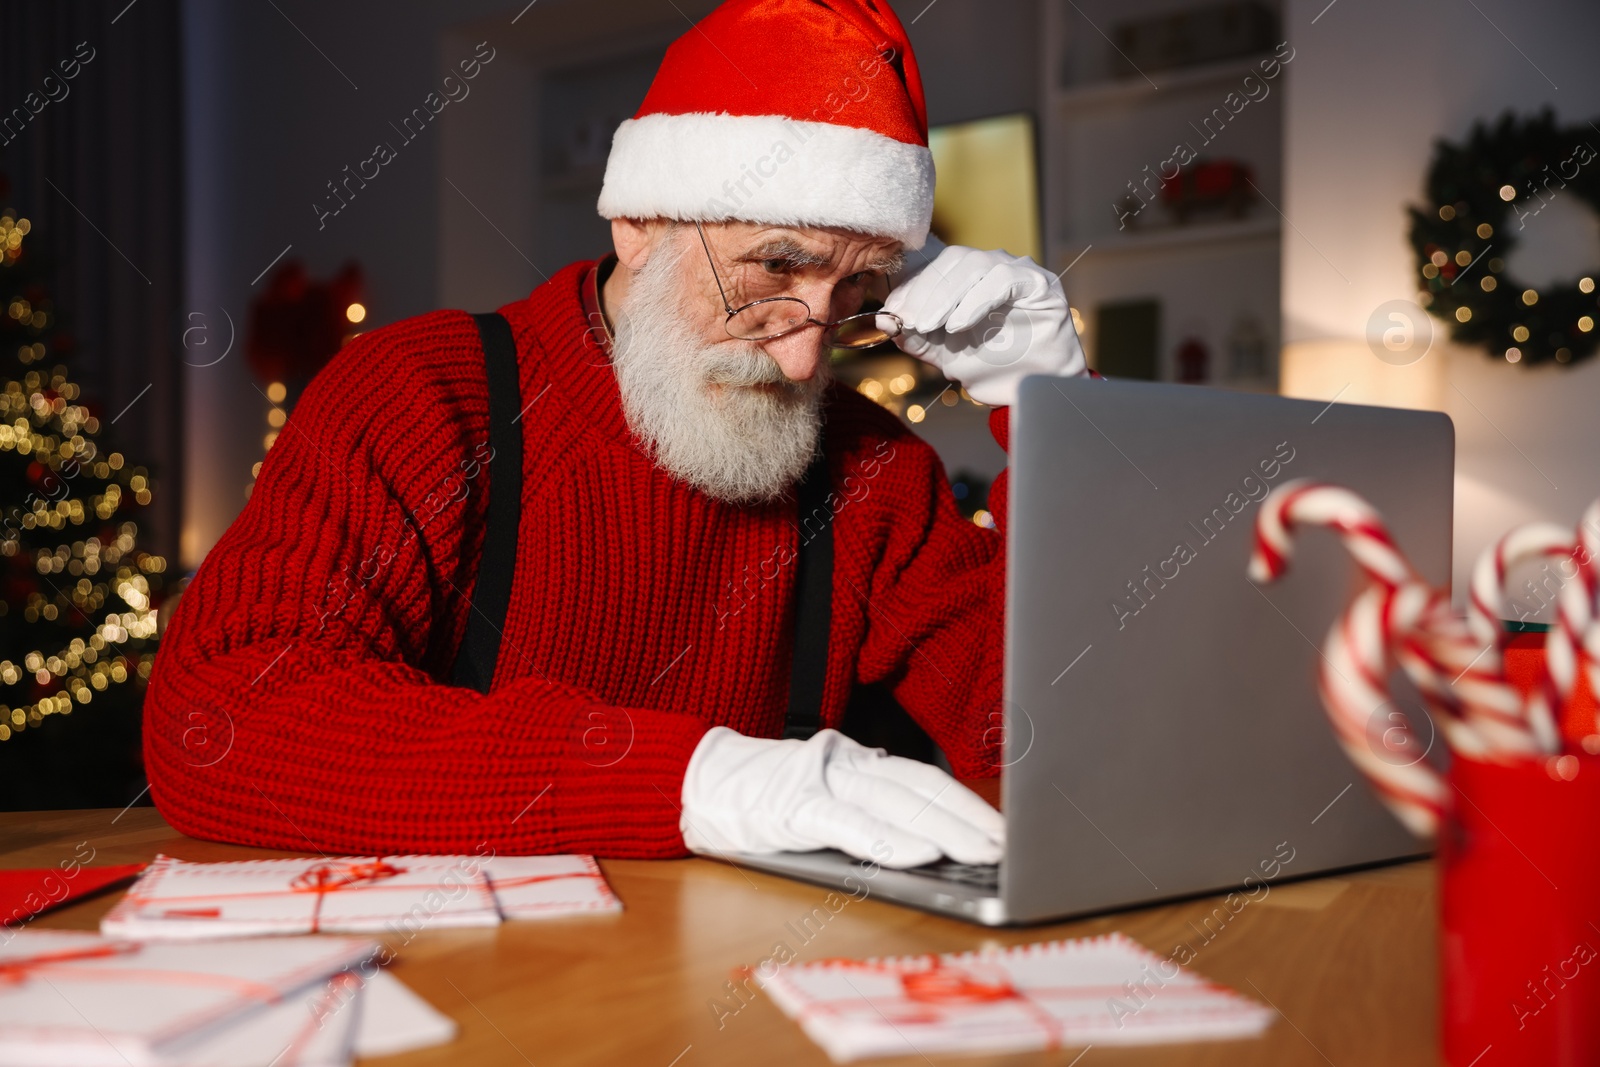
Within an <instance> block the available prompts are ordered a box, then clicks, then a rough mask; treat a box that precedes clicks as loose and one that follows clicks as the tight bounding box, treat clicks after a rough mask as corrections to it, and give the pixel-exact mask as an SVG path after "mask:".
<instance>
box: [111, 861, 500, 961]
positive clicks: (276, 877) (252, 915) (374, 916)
mask: <svg viewBox="0 0 1600 1067" xmlns="http://www.w3.org/2000/svg"><path fill="white" fill-rule="evenodd" d="M483 862H484V861H483V858H482V857H478V856H386V857H382V858H377V857H335V858H331V859H321V860H294V859H291V860H246V861H244V862H239V863H185V862H184V861H182V860H176V859H173V858H172V857H170V856H157V857H156V859H155V862H154V863H152V864H150V866H149V867H147V868H145V870H144V872H143V873H142V874H140V875H139V878H138V880H137V881H135V882H134V883H133V885H132V886H130V887H129V889H128V891H127V893H126V894H125V895H124V896H123V898H122V900H120V901H118V902H117V904H116V906H115V907H113V908H112V909H111V911H110V912H108V913H107V914H106V916H105V918H103V919H102V920H101V921H100V932H101V933H103V934H105V935H107V936H108V937H123V938H130V939H140V940H166V939H188V938H208V937H247V936H253V935H256V934H302V933H324V932H342V933H377V932H382V931H395V932H401V933H406V934H412V933H415V932H417V931H418V930H422V929H430V928H441V927H449V926H493V925H495V924H497V923H498V922H499V921H500V914H499V912H498V910H497V909H496V907H495V899H494V893H493V891H492V890H491V889H490V887H489V882H488V880H487V878H486V877H485V876H484V873H483V870H482V866H483Z"/></svg>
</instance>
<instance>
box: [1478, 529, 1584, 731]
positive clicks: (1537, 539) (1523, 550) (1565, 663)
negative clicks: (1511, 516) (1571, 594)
mask: <svg viewBox="0 0 1600 1067" xmlns="http://www.w3.org/2000/svg"><path fill="white" fill-rule="evenodd" d="M1573 550H1574V545H1573V535H1572V531H1571V530H1566V529H1563V528H1562V527H1560V526H1557V525H1555V524H1554V523H1549V522H1534V523H1528V524H1527V525H1524V526H1518V527H1517V528H1515V529H1513V530H1512V531H1510V532H1509V533H1507V534H1506V535H1505V536H1504V537H1502V538H1501V539H1500V540H1499V541H1498V542H1496V543H1495V544H1494V545H1493V546H1491V547H1489V548H1486V549H1484V550H1483V553H1482V555H1480V556H1479V557H1478V562H1477V564H1476V565H1475V566H1474V567H1473V569H1472V588H1471V592H1470V595H1469V597H1468V603H1467V624H1468V626H1469V627H1470V628H1471V630H1472V636H1473V638H1474V640H1476V641H1477V643H1478V645H1479V646H1480V648H1482V653H1481V655H1482V656H1483V661H1482V668H1483V671H1484V672H1485V673H1486V674H1488V675H1489V676H1491V677H1494V678H1500V679H1503V678H1504V674H1505V657H1504V649H1505V642H1506V634H1505V630H1504V629H1503V628H1502V626H1501V623H1500V620H1501V618H1502V617H1503V615H1504V614H1505V610H1506V599H1507V597H1506V590H1505V585H1506V578H1507V576H1508V575H1509V574H1510V571H1511V569H1512V568H1513V567H1515V566H1516V565H1517V564H1519V563H1524V562H1527V561H1529V560H1535V559H1539V558H1541V557H1545V556H1558V557H1559V556H1565V557H1571V555H1572V553H1573ZM1580 577H1581V575H1580ZM1569 584H1577V583H1569ZM1557 599H1558V602H1559V600H1560V599H1561V598H1560V597H1558V598H1557ZM1568 599H1570V598H1568ZM1563 614H1564V612H1562V611H1560V610H1558V612H1557V623H1556V625H1555V626H1553V627H1552V628H1551V633H1552V634H1555V635H1556V636H1555V640H1554V642H1553V643H1552V641H1551V639H1550V638H1549V637H1547V638H1546V643H1545V648H1546V659H1547V662H1548V661H1549V658H1550V656H1551V655H1552V654H1553V655H1554V657H1555V658H1556V660H1558V661H1559V662H1558V665H1557V668H1556V669H1557V670H1560V671H1562V672H1563V673H1564V676H1565V678H1566V685H1565V686H1562V685H1561V684H1560V683H1556V684H1555V685H1553V686H1546V685H1541V687H1540V688H1539V689H1538V690H1536V691H1535V692H1534V693H1532V694H1530V695H1529V696H1528V697H1527V698H1526V699H1525V700H1524V701H1523V716H1524V718H1525V719H1526V720H1527V722H1528V724H1529V727H1530V729H1531V730H1532V731H1533V734H1534V739H1535V743H1536V746H1537V751H1540V752H1546V753H1551V752H1556V751H1559V750H1560V748H1561V734H1560V731H1559V730H1557V729H1556V720H1555V706H1556V704H1557V701H1558V700H1559V697H1558V696H1557V695H1556V694H1555V690H1556V689H1558V688H1564V689H1565V690H1567V691H1568V692H1570V690H1571V684H1572V680H1573V677H1574V676H1575V670H1574V666H1573V664H1574V655H1573V650H1574V648H1575V647H1576V640H1577V638H1576V637H1574V636H1571V635H1569V634H1568V631H1567V626H1566V624H1565V623H1563V622H1562V621H1561V616H1562V615H1563ZM1557 631H1560V633H1557ZM1577 633H1580V634H1581V629H1580V630H1579V631H1577Z"/></svg>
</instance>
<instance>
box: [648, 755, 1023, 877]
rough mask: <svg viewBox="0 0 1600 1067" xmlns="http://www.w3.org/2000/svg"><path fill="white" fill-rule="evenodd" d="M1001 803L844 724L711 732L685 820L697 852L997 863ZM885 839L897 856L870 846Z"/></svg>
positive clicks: (698, 758) (696, 767)
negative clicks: (830, 853)
mask: <svg viewBox="0 0 1600 1067" xmlns="http://www.w3.org/2000/svg"><path fill="white" fill-rule="evenodd" d="M1005 825H1006V824H1005V820H1004V819H1003V818H1002V817H1001V815H1000V813H999V812H998V811H995V810H994V808H992V807H990V806H989V805H988V804H987V803H985V802H984V800H983V798H982V797H980V796H978V795H977V794H976V793H974V792H972V791H971V790H970V789H968V788H967V787H966V786H964V785H962V784H961V783H959V782H957V781H956V780H955V779H954V778H952V777H950V776H949V775H948V774H945V773H944V772H943V771H941V770H940V769H939V768H937V767H934V766H931V765H929V764H926V763H918V762H917V761H916V760H909V759H902V758H901V757H899V756H887V755H885V754H884V751H883V749H881V748H867V747H865V746H863V745H860V744H857V743H856V742H855V741H852V740H851V739H850V738H848V737H846V736H844V734H841V733H840V732H839V731H837V730H822V731H820V732H818V733H816V734H815V735H813V736H812V737H811V738H810V739H808V740H805V741H799V740H784V741H776V740H770V739H767V738H761V737H745V736H744V735H743V734H739V733H736V732H734V731H733V730H730V729H728V728H727V727H726V726H716V727H713V728H712V729H710V730H708V731H707V732H706V735H705V737H703V738H702V739H701V741H700V744H699V746H698V747H697V748H696V749H695V750H694V755H693V756H691V757H690V759H689V769H688V771H687V772H686V773H685V774H684V776H683V818H682V819H681V820H680V822H679V824H678V826H679V829H681V830H682V831H683V842H684V844H685V845H687V846H688V847H689V850H690V851H692V852H700V853H707V852H709V853H719V852H784V851H789V852H806V851H811V850H812V849H819V848H836V849H839V850H841V851H843V852H848V853H849V854H850V855H852V856H855V857H858V858H860V859H875V860H878V861H879V862H880V863H881V864H882V865H883V866H885V867H916V866H919V865H920V864H924V863H932V862H933V861H934V860H936V859H938V858H939V857H940V856H941V855H947V856H949V857H950V858H951V859H954V860H957V861H958V862H961V863H998V862H999V860H1000V855H1001V852H1002V847H1003V845H1004V842H1005ZM877 843H882V844H886V845H888V846H889V849H890V853H891V855H890V858H888V859H884V858H882V856H881V855H879V854H876V853H874V852H873V851H872V846H873V845H874V844H877Z"/></svg>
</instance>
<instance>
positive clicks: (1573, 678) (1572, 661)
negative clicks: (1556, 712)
mask: <svg viewBox="0 0 1600 1067" xmlns="http://www.w3.org/2000/svg"><path fill="white" fill-rule="evenodd" d="M1571 560H1572V565H1573V576H1572V578H1571V579H1570V580H1567V581H1564V582H1563V584H1562V586H1561V589H1560V592H1559V593H1558V594H1557V597H1556V622H1555V625H1553V626H1552V627H1551V628H1550V632H1549V633H1548V634H1546V635H1545V667H1546V671H1547V677H1548V679H1549V683H1550V689H1551V694H1550V704H1551V706H1552V707H1557V708H1559V707H1561V706H1563V705H1565V704H1567V703H1569V702H1571V701H1572V700H1573V698H1574V696H1575V694H1576V692H1577V686H1578V678H1579V672H1580V671H1581V672H1582V673H1583V674H1584V675H1586V676H1587V677H1588V680H1589V689H1590V692H1592V693H1597V694H1600V622H1597V620H1596V602H1595V598H1596V595H1597V593H1600V500H1596V501H1594V502H1593V503H1591V504H1590V505H1589V506H1588V508H1586V509H1585V510H1584V513H1583V517H1582V518H1581V519H1580V520H1579V521H1578V527H1577V530H1576V531H1575V540H1574V544H1573V553H1572V556H1571ZM1583 745H1584V748H1585V749H1586V750H1588V751H1590V752H1592V753H1600V735H1597V734H1590V735H1589V736H1588V737H1585V738H1584V739H1583Z"/></svg>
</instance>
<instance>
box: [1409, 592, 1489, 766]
mask: <svg viewBox="0 0 1600 1067" xmlns="http://www.w3.org/2000/svg"><path fill="white" fill-rule="evenodd" d="M1384 628H1385V630H1386V631H1387V632H1388V633H1389V635H1390V636H1389V639H1388V640H1389V643H1390V644H1391V645H1392V646H1393V649H1394V657H1395V661H1396V662H1397V663H1399V665H1400V668H1401V669H1402V670H1403V671H1405V673H1406V676H1407V677H1409V678H1410V679H1411V681H1412V683H1413V684H1414V685H1416V687H1417V691H1418V692H1420V693H1421V694H1422V698H1423V700H1424V701H1425V702H1426V703H1427V705H1428V711H1429V713H1430V715H1431V716H1432V717H1433V721H1434V722H1435V723H1436V724H1437V725H1438V727H1439V730H1440V732H1441V733H1443V734H1444V736H1445V741H1446V743H1448V744H1449V746H1450V748H1451V750H1452V751H1454V752H1456V753H1458V754H1460V755H1465V756H1473V757H1475V758H1480V759H1481V758H1485V757H1487V756H1488V755H1489V753H1490V752H1491V750H1492V748H1493V746H1492V745H1491V743H1490V742H1489V741H1488V740H1487V739H1486V738H1485V737H1484V735H1483V733H1482V732H1481V730H1480V728H1479V727H1478V726H1475V725H1474V724H1472V723H1469V722H1468V721H1467V710H1466V706H1465V703H1464V702H1463V700H1462V699H1461V697H1460V696H1459V695H1458V694H1457V693H1456V690H1455V684H1454V683H1455V681H1456V680H1457V679H1458V678H1459V677H1460V676H1461V673H1462V672H1461V670H1460V666H1459V665H1458V664H1456V663H1454V662H1452V655H1451V654H1452V653H1453V652H1458V651H1459V636H1464V635H1465V627H1464V626H1463V625H1462V624H1461V622H1460V620H1458V619H1456V618H1455V617H1454V616H1452V615H1451V614H1450V603H1449V599H1448V598H1447V597H1446V596H1445V595H1444V594H1442V593H1440V592H1438V591H1437V590H1434V589H1431V588H1429V587H1428V586H1426V585H1424V584H1422V583H1421V582H1408V583H1406V584H1405V585H1403V586H1400V587H1399V588H1397V589H1396V590H1395V595H1394V596H1393V597H1391V598H1390V601H1389V606H1388V614H1387V615H1386V617H1385V619H1384ZM1454 631H1460V632H1461V633H1460V635H1458V634H1456V633H1455V632H1454ZM1452 638H1454V639H1455V640H1454V641H1452ZM1515 711H1516V707H1515V705H1513V707H1512V712H1513V714H1515Z"/></svg>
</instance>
